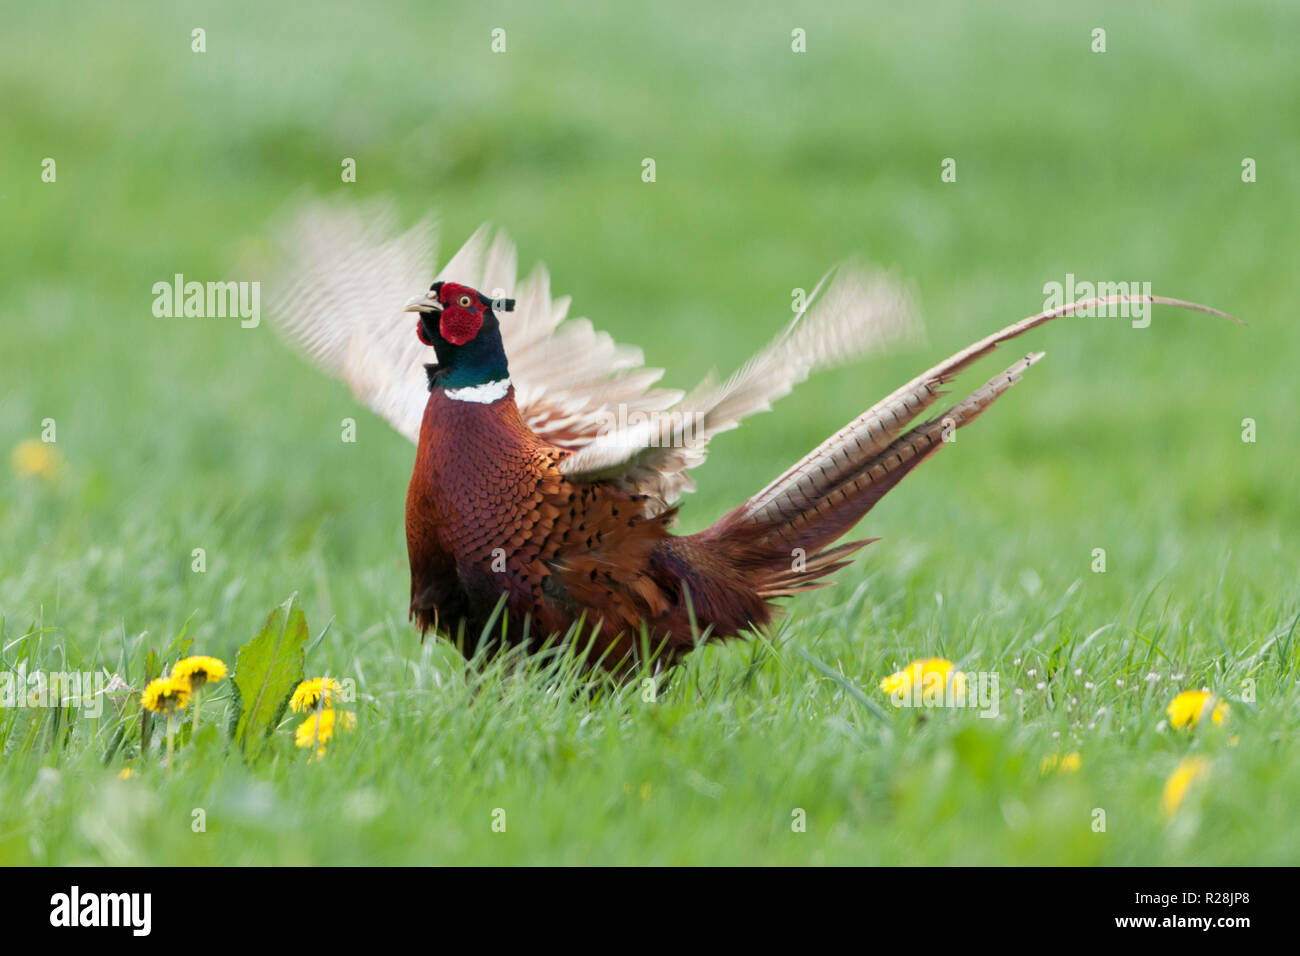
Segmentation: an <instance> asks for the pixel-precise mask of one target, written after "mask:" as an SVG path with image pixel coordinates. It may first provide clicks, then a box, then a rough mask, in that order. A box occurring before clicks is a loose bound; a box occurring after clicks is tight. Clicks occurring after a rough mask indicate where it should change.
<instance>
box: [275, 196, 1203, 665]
mask: <svg viewBox="0 0 1300 956" xmlns="http://www.w3.org/2000/svg"><path fill="white" fill-rule="evenodd" d="M390 229H391V214H390V213H387V212H381V213H380V214H379V215H378V216H368V215H365V214H357V213H348V212H342V213H339V212H334V211H332V210H325V209H321V208H311V209H308V210H307V211H306V212H305V213H303V214H302V215H300V216H299V217H298V220H297V222H296V223H295V225H294V233H295V234H294V235H292V236H291V237H290V238H289V241H288V243H287V245H288V247H289V248H290V249H291V250H292V254H293V255H294V258H295V260H296V262H295V266H294V270H293V272H292V277H293V281H292V282H291V283H290V284H288V286H287V287H286V290H285V292H284V294H283V295H282V297H281V299H280V303H279V305H278V306H276V307H275V308H273V315H274V316H275V317H276V319H277V323H278V325H279V327H280V329H281V330H282V332H284V333H285V334H286V335H287V336H288V337H289V338H290V339H291V340H293V341H295V342H296V343H297V344H299V345H300V346H302V347H303V348H304V349H305V350H306V351H307V352H308V353H309V354H311V355H312V357H313V358H315V359H316V360H317V361H318V362H319V363H321V364H322V365H324V366H325V367H326V368H327V369H329V370H331V371H333V372H335V374H337V375H339V377H341V378H343V379H344V380H346V381H347V382H348V383H349V384H350V385H351V386H352V389H353V391H354V393H356V394H357V396H358V397H359V398H361V399H362V400H363V401H365V402H366V404H368V405H369V406H370V407H371V408H372V409H374V410H375V411H377V412H378V413H379V414H381V415H383V416H384V417H385V418H387V419H388V420H389V421H390V422H391V423H392V424H393V425H394V426H395V427H396V428H397V429H398V430H399V431H401V432H402V433H403V434H406V435H407V436H408V437H410V438H412V439H413V440H415V441H416V443H417V450H416V458H415V466H414V469H413V473H412V476H411V481H410V485H409V487H408V490H407V499H406V538H407V550H408V558H409V561H410V569H411V589H410V614H411V617H412V618H413V619H414V620H415V623H416V626H417V628H418V629H419V631H420V632H421V633H422V634H423V633H426V632H428V631H430V630H433V631H435V632H438V633H440V634H442V635H444V636H446V637H448V638H450V639H451V640H453V641H454V642H455V643H456V644H457V645H458V646H459V647H460V648H461V649H462V651H463V652H465V653H467V654H469V653H472V652H473V651H475V650H477V649H480V648H483V647H486V649H487V650H492V649H494V648H496V647H498V646H499V645H501V644H502V643H505V644H519V643H527V644H529V646H539V645H541V644H542V643H543V642H544V641H547V640H548V639H550V638H552V637H554V636H566V635H568V636H571V637H575V638H576V639H577V640H579V641H581V642H582V644H583V648H582V649H583V650H585V651H587V652H588V653H590V654H592V655H593V656H594V660H595V661H596V662H598V663H599V664H600V665H601V666H603V667H604V668H606V669H607V670H609V671H611V672H614V673H620V674H621V673H627V672H628V671H629V670H630V669H632V668H633V667H635V666H636V665H637V664H638V662H640V661H641V660H642V659H643V657H644V656H645V655H647V654H648V655H653V659H654V661H655V662H656V664H658V665H667V666H671V665H673V664H675V663H677V662H678V661H680V659H681V658H682V657H683V656H684V655H685V654H686V653H687V652H689V651H690V650H691V649H692V648H694V647H695V646H696V645H697V643H699V642H700V641H701V640H711V639H719V638H729V637H735V636H738V635H741V634H743V633H746V632H753V631H756V630H760V629H762V628H763V627H764V626H765V625H766V624H767V623H768V622H769V621H770V620H771V618H772V616H773V614H774V613H775V611H776V609H777V608H776V605H774V604H773V602H774V601H776V600H777V599H781V598H786V597H790V596H792V595H796V594H799V593H801V592H803V591H807V590H811V589H814V588H819V587H823V586H825V585H826V584H828V583H830V582H829V581H828V580H827V576H828V575H830V574H832V573H833V572H835V571H836V570H838V569H839V568H841V567H843V566H844V565H846V564H847V563H849V560H850V558H851V556H852V555H853V553H854V552H856V551H857V550H859V549H860V548H862V547H864V546H865V545H867V544H868V543H870V541H869V540H857V541H849V542H847V543H840V544H837V543H836V542H837V541H838V540H839V539H840V538H841V537H842V536H844V535H845V534H846V533H847V532H848V531H850V530H851V529H852V528H853V527H854V526H855V525H856V524H857V523H858V521H859V520H860V519H861V518H862V517H863V516H864V515H865V514H866V513H867V512H868V511H870V510H871V509H872V508H873V507H874V506H875V505H876V503H878V502H879V501H880V499H881V498H882V497H884V495H885V494H887V493H888V492H889V491H890V490H891V489H893V488H894V487H895V486H896V485H897V484H898V483H899V482H900V481H901V480H902V479H903V478H905V477H906V476H907V475H908V474H910V473H911V471H912V470H913V469H914V468H916V467H917V466H918V465H919V464H920V463H921V462H923V461H926V460H928V459H929V458H930V457H931V456H933V455H934V454H935V453H936V452H937V451H938V450H939V449H940V448H941V447H943V446H944V444H946V442H947V441H948V440H949V439H950V438H951V436H952V434H953V433H954V432H955V431H956V430H957V429H959V428H961V427H963V426H965V425H967V424H969V423H970V422H972V421H974V420H975V419H976V418H977V417H978V416H979V415H980V414H982V413H983V412H984V411H985V410H986V409H987V408H988V407H989V406H990V405H992V404H993V402H995V401H996V400H997V399H998V398H999V397H1001V396H1002V395H1003V394H1004V393H1005V392H1006V391H1007V389H1009V388H1010V387H1011V386H1012V385H1013V384H1015V383H1016V382H1017V381H1019V379H1020V376H1021V374H1022V373H1023V372H1024V371H1025V370H1026V369H1027V368H1028V367H1029V366H1031V365H1033V364H1034V363H1035V362H1037V361H1038V360H1039V359H1040V358H1041V357H1042V355H1043V353H1042V352H1033V353H1030V354H1029V355H1027V356H1025V357H1024V358H1022V359H1020V360H1019V361H1017V362H1015V363H1013V364H1012V365H1011V366H1010V367H1009V368H1007V369H1006V371H1004V372H1003V373H1001V374H1000V375H997V376H995V377H994V378H992V379H990V380H989V381H988V382H987V383H986V384H985V385H983V386H982V387H980V388H978V389H976V390H975V391H974V392H972V393H971V394H970V395H968V396H967V397H966V398H964V399H962V400H961V401H959V402H957V403H955V404H954V405H952V406H950V407H949V408H948V409H946V410H945V411H944V412H942V413H940V414H937V415H931V416H930V417H926V415H927V413H928V412H929V410H930V408H931V406H933V405H934V404H935V403H936V402H937V401H938V400H939V399H940V397H941V396H942V395H943V394H944V388H943V387H944V386H945V385H946V384H948V383H949V382H951V381H952V380H953V379H954V378H955V377H956V376H957V375H958V374H960V373H961V372H962V371H964V370H965V369H966V368H967V367H969V366H970V365H971V364H973V363H974V362H976V361H978V360H979V359H981V358H983V357H984V356H986V355H988V354H989V353H990V352H992V351H993V350H994V349H995V348H996V347H997V346H998V345H999V344H1000V343H1002V342H1006V341H1008V340H1010V339H1013V338H1016V337H1017V336H1019V335H1021V334H1023V333H1025V332H1027V331H1029V330H1030V329H1033V328H1036V327H1037V326H1039V325H1042V324H1043V323H1045V322H1048V321H1051V320H1052V319H1056V318H1059V317H1061V316H1066V315H1070V314H1072V313H1073V312H1075V311H1076V310H1082V309H1087V308H1090V307H1095V306H1097V305H1100V304H1115V303H1119V302H1124V301H1145V302H1148V303H1160V304H1167V305H1175V306H1180V307H1184V308H1190V309H1196V310H1199V311H1203V312H1210V313H1213V314H1215V315H1220V316H1223V315H1224V314H1223V313H1221V312H1217V311H1216V310H1214V309H1209V308H1207V307H1205V306H1200V305H1196V304H1194V303H1189V302H1184V301H1182V300H1178V299H1167V298H1163V297H1159V296H1150V295H1143V296H1112V297H1109V298H1107V299H1100V300H1099V299H1090V300H1085V301H1081V302H1074V303H1068V304H1066V305H1064V306H1061V307H1059V308H1056V309H1052V310H1048V311H1045V312H1041V313H1039V314H1038V315H1034V316H1030V317H1029V318H1027V319H1023V320H1021V321H1019V322H1015V323H1013V324H1011V325H1009V326H1007V327H1006V328H1003V329H1001V330H1000V331H998V332H995V333H993V334H992V335H989V336H987V337H986V338H984V339H981V340H980V341H978V342H975V343H973V344H972V345H970V346H968V347H967V348H965V349H963V350H961V351H959V352H957V353H955V354H953V355H952V356H950V357H949V358H947V359H945V360H944V361H942V362H940V363H939V364H938V365H936V366H934V367H933V368H931V369H929V370H928V371H926V372H924V373H922V374H921V375H919V376H917V377H916V378H915V379H913V380H912V381H911V382H909V383H907V384H906V385H903V386H902V387H900V388H898V389H896V390H895V391H894V392H893V393H892V394H890V395H889V396H888V397H886V398H885V399H883V400H882V401H880V402H878V403H876V404H875V405H873V406H872V407H871V408H869V409H867V410H866V411H865V412H863V413H862V414H861V415H859V416H858V417H857V418H855V419H854V420H853V421H851V422H849V423H848V424H847V425H845V426H844V428H842V429H840V430H839V431H838V432H836V433H835V434H834V435H832V436H830V437H829V438H827V439H826V440H825V441H824V442H822V443H821V444H820V445H819V446H818V447H817V448H814V449H813V450H812V451H810V452H809V453H808V454H807V455H805V456H804V457H803V458H802V459H800V460H799V461H798V462H796V463H795V464H794V465H793V466H791V467H790V468H789V469H788V470H787V471H786V472H785V473H784V474H782V475H781V476H779V477H778V478H777V479H776V480H774V481H772V482H771V483H770V484H768V485H767V486H766V487H765V488H763V489H761V490H760V491H758V492H757V493H756V494H754V495H753V496H752V497H750V498H749V499H747V500H746V501H744V502H742V503H741V504H740V505H739V506H737V507H736V508H734V509H733V510H732V511H730V512H729V513H727V514H726V515H724V516H723V518H722V519H721V520H719V521H718V522H717V523H716V524H714V525H712V526H711V527H709V528H707V529H706V530H704V531H702V532H699V533H697V534H693V535H686V536H676V535H674V534H673V533H672V531H671V525H672V523H673V521H674V518H675V515H676V510H677V499H678V498H679V497H680V495H681V494H682V493H683V492H684V491H689V490H690V489H691V487H692V485H691V481H690V477H689V470H690V469H691V468H692V467H694V466H695V465H698V464H699V463H700V462H701V461H702V460H703V458H704V455H705V451H706V446H707V443H708V441H709V439H710V438H711V437H712V436H713V435H716V434H718V433H719V432H722V431H726V430H728V429H730V428H734V427H735V426H736V425H737V424H738V422H739V421H740V420H741V419H742V418H744V417H745V416H747V415H749V414H753V413H755V412H760V411H765V410H767V409H768V408H770V405H771V402H772V401H774V400H775V399H777V398H779V397H781V396H782V395H784V394H786V393H787V392H788V391H789V390H790V389H791V388H792V387H793V385H794V384H796V383H797V382H798V381H800V380H802V379H803V378H805V377H806V376H807V375H808V374H809V373H810V372H811V371H812V370H814V369H816V368H819V367H824V366H827V365H830V364H834V363H836V362H842V361H846V360H848V359H850V358H853V357H856V356H859V355H863V354H866V353H868V352H870V351H872V350H873V349H876V348H879V347H880V346H882V345H887V344H890V343H891V342H894V341H897V340H899V339H900V338H903V337H907V336H908V335H909V334H910V333H911V331H912V329H913V328H914V322H915V320H914V319H913V317H912V312H911V308H910V297H909V296H908V294H907V293H906V291H905V290H904V289H902V288H901V287H900V286H899V285H898V284H897V283H896V282H895V281H894V280H892V279H890V278H889V277H887V276H883V275H881V274H878V273H874V274H873V273H862V272H857V271H853V270H843V271H841V272H840V273H839V274H837V275H836V276H835V278H834V281H830V282H828V281H827V280H823V282H822V283H821V284H820V285H819V286H818V287H817V289H816V290H814V292H813V294H812V296H811V297H810V299H809V303H808V305H807V306H806V307H805V308H804V310H803V311H802V312H800V313H799V314H798V315H797V316H796V319H795V321H794V322H793V323H791V325H790V326H789V327H788V328H787V329H786V330H785V331H784V332H783V333H781V334H780V335H778V336H777V337H776V339H774V340H773V342H772V343H771V344H770V345H769V346H768V347H767V348H766V349H764V350H763V351H761V352H760V353H759V354H758V355H756V356H755V357H754V358H753V359H751V360H750V361H749V362H748V363H747V364H746V365H745V366H744V367H742V368H741V369H740V370H739V371H738V372H736V373H735V374H734V375H733V376H731V378H729V379H728V380H726V381H725V382H723V383H721V384H718V383H716V382H714V381H713V380H712V379H709V380H706V381H705V382H703V383H701V384H700V386H698V387H697V388H696V389H695V390H693V391H692V392H690V393H689V394H685V395H684V394H683V393H681V392H675V391H672V390H668V389H660V388H655V387H652V386H654V383H655V382H656V381H657V380H658V378H659V377H660V376H661V375H662V372H660V371H659V370H657V369H645V368H643V367H642V362H641V356H640V353H639V351H637V350H633V349H628V348H626V347H623V346H618V345H616V344H615V343H614V342H613V341H612V340H611V339H610V338H609V337H608V336H607V335H602V334H599V333H596V332H594V331H593V330H592V329H591V326H590V323H588V322H587V321H586V320H585V319H578V320H571V321H568V322H566V321H565V314H566V311H567V306H568V300H567V299H559V300H552V299H551V297H550V292H549V279H548V277H547V276H546V273H545V272H544V271H543V270H541V269H540V268H539V269H538V270H537V271H535V272H534V273H533V275H532V276H531V277H530V278H528V279H526V280H524V281H523V282H522V283H519V284H518V287H517V288H516V283H515V276H514V268H515V263H514V249H513V246H511V245H510V244H509V242H508V240H505V239H504V238H503V237H498V238H497V239H496V241H494V242H492V243H491V244H489V243H488V242H487V240H486V235H485V233H484V232H483V231H482V230H480V232H479V233H478V234H476V235H475V237H474V238H472V239H471V240H470V242H468V243H467V244H466V245H465V247H464V248H462V249H461V251H460V252H458V253H457V254H456V255H455V256H454V257H453V258H452V260H451V261H450V262H449V263H448V264H447V266H446V267H445V268H444V269H443V271H442V273H441V275H440V276H439V278H438V280H437V281H435V282H434V283H433V285H432V286H430V287H429V292H428V293H425V294H422V295H419V296H417V297H415V298H414V299H412V300H411V301H410V302H409V303H408V304H407V306H406V308H405V309H404V310H403V311H400V312H397V311H395V310H393V309H392V308H391V307H390V306H388V305H385V304H384V303H385V302H386V301H391V296H392V295H393V294H394V291H395V289H396V288H398V287H400V286H401V285H403V284H406V283H410V284H414V282H416V281H419V279H418V277H419V276H420V273H421V272H422V271H423V270H424V269H427V267H428V265H427V264H428V261H429V260H430V259H431V258H432V250H431V245H432V243H431V235H430V232H431V230H430V229H429V228H428V227H427V226H424V225H422V226H418V227H416V228H415V229H413V230H411V231H410V232H408V233H407V234H406V235H404V236H401V237H399V238H396V239H387V238H385V234H386V233H387V232H388V231H389V230H390ZM508 291H509V292H513V293H514V298H506V294H507V292H508ZM411 312H415V313H417V314H418V320H417V324H416V328H415V330H414V333H413V331H412V329H411V326H410V325H409V324H407V323H408V322H409V313H411ZM1224 317H1227V316H1224ZM430 348H432V349H433V351H434V353H435V354H436V358H437V364H436V365H431V364H427V359H428V358H429V354H428V353H429V349H430ZM426 392H427V395H426ZM872 540H874V539H872Z"/></svg>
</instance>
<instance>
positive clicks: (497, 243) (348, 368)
mask: <svg viewBox="0 0 1300 956" xmlns="http://www.w3.org/2000/svg"><path fill="white" fill-rule="evenodd" d="M397 221H398V220H397V215H396V212H395V211H394V209H393V207H392V205H391V204H389V203H385V202H375V203H371V204H368V205H359V206H343V205H341V204H332V203H320V202H317V203H308V204H305V205H303V206H301V207H299V208H298V209H297V210H296V211H295V212H294V213H292V214H291V215H290V216H289V217H288V219H287V220H286V221H285V223H284V224H283V225H282V226H281V227H280V228H279V229H278V230H277V232H278V235H277V246H278V249H279V252H280V254H281V258H282V260H283V261H282V263H281V264H280V269H281V273H280V274H281V277H282V278H281V280H280V281H278V282H277V283H276V286H277V288H276V289H275V291H274V294H273V297H272V299H271V302H270V312H271V317H272V322H273V323H274V324H275V326H276V327H277V329H278V330H279V331H280V333H281V334H282V335H283V336H284V337H285V338H286V339H287V340H288V341H289V342H291V343H292V344H293V345H294V346H296V347H297V348H298V349H299V350H301V351H302V352H303V353H305V354H306V355H307V356H308V357H309V358H311V359H312V360H313V361H314V362H316V364H318V365H319V366H320V367H321V368H323V369H324V370H325V371H327V372H329V373H330V374H332V375H334V376H335V377H337V378H339V379H342V380H343V381H344V382H346V383H347V385H348V387H349V388H351V390H352V393H353V394H354V395H355V396H356V397H357V398H358V399H359V400H361V401H362V402H363V403H365V405H367V406H368V407H369V408H370V409H371V410H372V411H374V412H375V413H376V414H378V415H380V416H382V417H383V418H384V419H386V420H387V421H388V422H389V423H390V424H391V425H392V426H393V427H394V428H395V429H397V431H399V432H401V433H402V434H403V435H405V436H406V437H407V438H409V439H411V441H417V440H418V439H419V435H420V421H421V419H422V417H423V415H424V405H425V401H426V399H427V398H428V387H427V379H426V376H425V372H424V365H425V364H426V363H432V362H434V361H436V356H435V355H434V351H433V349H431V348H429V347H427V346H425V345H424V344H423V343H421V342H420V341H419V339H418V338H417V337H416V334H415V323H414V322H413V321H412V318H411V316H410V314H409V313H405V312H403V311H402V305H403V304H404V303H405V302H406V300H407V299H409V298H410V297H411V296H412V295H414V294H416V293H417V292H420V291H422V290H424V289H427V288H428V287H429V284H430V283H431V282H433V281H435V279H437V280H446V281H453V282H459V283H462V284H464V285H468V286H471V287H472V288H475V289H478V290H480V291H481V292H484V293H487V294H489V295H492V296H494V297H497V296H498V295H504V296H510V297H512V298H514V299H515V300H516V304H515V309H514V311H513V312H511V313H510V314H509V315H508V316H503V317H502V319H503V320H502V322H501V337H502V341H503V343H504V345H505V350H506V356H507V358H508V359H509V362H510V378H511V381H512V382H513V383H514V386H515V401H516V403H517V404H518V406H519V410H520V412H521V414H522V415H523V417H524V419H525V421H527V422H528V425H529V427H531V428H532V429H533V431H534V432H536V433H537V434H538V435H541V436H542V437H544V438H546V439H547V440H549V441H552V442H554V443H555V444H557V445H560V446H562V447H565V448H570V449H576V448H581V447H583V446H584V445H586V444H587V443H589V442H590V441H592V439H594V438H595V437H596V436H597V435H598V434H599V433H600V432H601V431H603V430H606V429H607V428H608V423H609V422H610V421H611V419H612V418H613V417H614V416H612V415H611V410H612V409H616V408H618V407H619V406H622V407H623V408H624V409H626V410H627V411H629V412H656V411H660V410H662V409H664V408H667V407H668V406H670V405H672V404H673V403H675V402H677V401H678V400H679V399H680V398H681V395H682V393H681V392H678V391H673V390H669V389H657V388H652V387H651V386H653V385H654V383H655V382H657V381H658V380H659V378H660V377H661V376H662V375H663V371H662V370H661V369H653V368H645V367H644V364H643V363H644V357H643V355H642V353H641V350H640V349H637V348H633V347H630V346H625V345H619V344H618V343H616V342H615V341H614V340H613V338H611V337H610V336H609V334H608V333H604V332H597V331H596V330H595V329H594V328H592V325H591V323H590V322H589V321H588V320H587V319H582V318H579V319H570V320H568V321H565V316H566V314H567V313H568V308H569V300H568V298H567V297H565V298H560V299H552V298H551V292H550V277H549V276H548V275H547V272H546V269H545V268H544V267H542V266H540V265H539V266H538V267H537V268H535V269H534V270H533V272H532V273H531V274H530V275H529V276H528V278H526V279H524V280H523V281H522V282H519V283H516V278H515V270H516V256H515V248H514V245H513V243H511V242H510V240H509V239H508V238H507V237H506V236H505V235H504V234H500V233H498V234H497V236H496V237H495V238H492V237H491V235H490V230H489V229H488V228H487V227H486V226H484V227H481V228H480V229H479V230H478V231H477V232H475V233H474V235H473V236H471V237H470V239H469V241H468V242H466V243H465V245H464V246H462V247H461V249H460V251H459V252H457V253H456V254H455V255H454V256H452V258H451V260H450V261H449V262H448V263H447V264H446V266H444V267H443V269H442V271H441V272H439V273H438V274H437V276H432V275H431V274H430V273H431V270H432V269H433V267H434V254H435V249H436V236H437V228H436V226H435V224H434V222H433V221H432V220H431V219H425V220H422V221H421V222H419V223H417V224H416V225H415V226H413V227H412V228H410V229H408V230H407V231H406V232H404V233H399V230H398V226H397Z"/></svg>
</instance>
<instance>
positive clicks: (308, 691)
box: [289, 677, 343, 714]
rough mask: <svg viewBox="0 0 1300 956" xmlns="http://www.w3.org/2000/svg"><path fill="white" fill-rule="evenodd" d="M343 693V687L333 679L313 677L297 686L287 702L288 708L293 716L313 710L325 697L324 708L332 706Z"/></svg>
mask: <svg viewBox="0 0 1300 956" xmlns="http://www.w3.org/2000/svg"><path fill="white" fill-rule="evenodd" d="M342 692H343V685H342V684H340V683H339V682H338V681H336V680H335V679H334V678H333V677H315V678H312V679H311V680H305V681H303V682H302V683H301V684H299V685H298V687H297V689H295V690H294V692H293V697H292V698H290V700H289V706H290V707H292V708H293V712H294V713H295V714H301V713H302V712H303V711H306V710H315V709H316V704H317V703H319V702H320V699H321V696H322V695H324V697H325V706H326V707H330V706H333V705H334V704H335V703H336V702H337V700H338V698H339V695H340V694H342Z"/></svg>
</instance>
